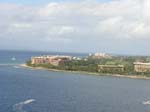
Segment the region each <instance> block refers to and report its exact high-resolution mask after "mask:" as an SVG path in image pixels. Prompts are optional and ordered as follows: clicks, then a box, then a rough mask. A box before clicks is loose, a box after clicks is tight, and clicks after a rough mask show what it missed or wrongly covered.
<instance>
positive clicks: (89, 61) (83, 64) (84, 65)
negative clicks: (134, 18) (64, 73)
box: [27, 56, 150, 76]
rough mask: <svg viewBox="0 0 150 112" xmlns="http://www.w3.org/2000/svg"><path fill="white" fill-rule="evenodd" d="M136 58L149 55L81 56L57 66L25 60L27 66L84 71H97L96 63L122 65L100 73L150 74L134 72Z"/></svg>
mask: <svg viewBox="0 0 150 112" xmlns="http://www.w3.org/2000/svg"><path fill="white" fill-rule="evenodd" d="M137 60H140V61H143V62H148V61H149V60H150V57H144V56H139V57H138V56H137V57H136V56H118V57H112V58H107V59H106V58H102V59H93V58H91V57H88V58H86V60H85V59H84V58H83V59H81V60H72V61H69V62H65V63H63V64H61V65H59V66H53V65H50V64H36V65H35V64H34V65H33V64H31V61H27V65H28V66H32V67H44V68H48V69H58V70H68V71H86V72H98V65H123V66H124V71H117V70H116V71H114V70H106V71H102V72H101V73H111V74H116V73H117V74H118V73H119V74H124V75H125V74H126V75H130V74H139V75H145V76H150V74H149V73H135V72H134V65H133V63H134V62H135V61H137Z"/></svg>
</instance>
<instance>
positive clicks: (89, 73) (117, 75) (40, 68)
mask: <svg viewBox="0 0 150 112" xmlns="http://www.w3.org/2000/svg"><path fill="white" fill-rule="evenodd" d="M19 66H20V67H25V68H30V69H35V70H47V71H53V72H71V73H79V74H84V75H95V76H111V77H120V78H132V79H148V80H149V79H150V77H146V76H140V75H123V74H105V73H93V72H86V71H69V70H59V69H48V68H44V67H31V66H28V65H26V64H20V65H19Z"/></svg>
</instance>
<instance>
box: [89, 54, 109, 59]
mask: <svg viewBox="0 0 150 112" xmlns="http://www.w3.org/2000/svg"><path fill="white" fill-rule="evenodd" d="M89 57H91V58H93V59H102V58H111V56H110V55H108V54H106V53H95V54H89Z"/></svg>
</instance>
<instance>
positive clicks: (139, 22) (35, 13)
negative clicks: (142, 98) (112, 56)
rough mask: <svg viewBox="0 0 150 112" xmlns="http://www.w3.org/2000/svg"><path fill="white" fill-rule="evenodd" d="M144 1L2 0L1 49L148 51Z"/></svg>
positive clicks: (149, 5)
mask: <svg viewBox="0 0 150 112" xmlns="http://www.w3.org/2000/svg"><path fill="white" fill-rule="evenodd" d="M149 11H150V1H149V0H99V1H96V0H78V1H77V0H75V1H70V0H44V1H43V0H38V1H37V0H34V1H32V0H5V1H4V0H3V1H2V0H1V1H0V18H1V19H0V39H1V40H0V49H14V50H36V51H37V50H40V51H60V52H106V53H116V54H140V55H141V54H145V55H150V49H149V48H150V44H149V41H150V37H149V35H150V13H149Z"/></svg>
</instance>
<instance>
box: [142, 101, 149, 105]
mask: <svg viewBox="0 0 150 112" xmlns="http://www.w3.org/2000/svg"><path fill="white" fill-rule="evenodd" d="M142 104H143V105H150V101H145V102H143V103H142Z"/></svg>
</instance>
